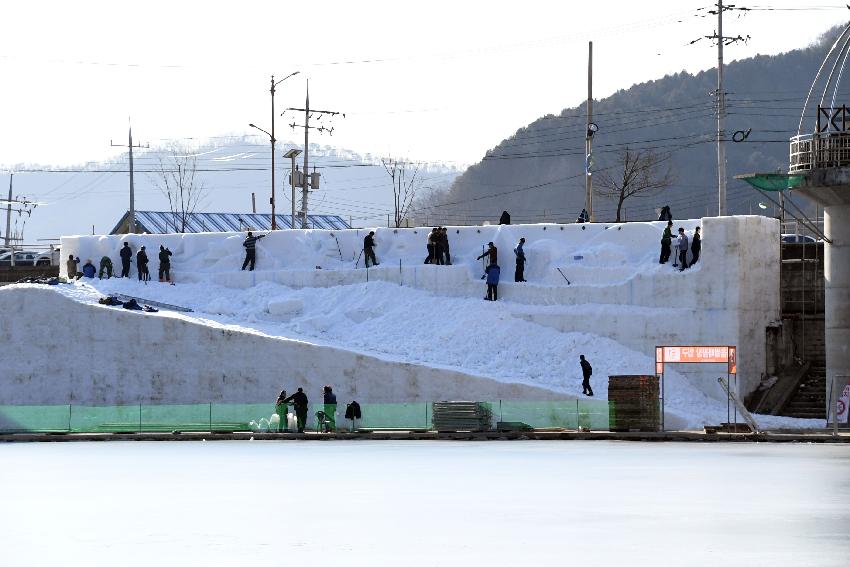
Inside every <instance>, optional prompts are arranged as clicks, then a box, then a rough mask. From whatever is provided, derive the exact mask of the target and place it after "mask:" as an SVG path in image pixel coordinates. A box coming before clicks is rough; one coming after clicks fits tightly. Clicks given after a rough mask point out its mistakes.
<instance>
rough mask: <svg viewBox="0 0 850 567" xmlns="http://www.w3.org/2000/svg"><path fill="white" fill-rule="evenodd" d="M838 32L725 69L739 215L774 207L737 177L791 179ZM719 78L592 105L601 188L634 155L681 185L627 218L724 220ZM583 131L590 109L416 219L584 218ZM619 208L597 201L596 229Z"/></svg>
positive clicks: (730, 197) (510, 143) (425, 206)
mask: <svg viewBox="0 0 850 567" xmlns="http://www.w3.org/2000/svg"><path fill="white" fill-rule="evenodd" d="M837 34H838V28H834V29H832V30H830V31H829V32H827V33H826V34H824V35H823V36H822V37H821V38H820V39H819V40H818V41H817V42H815V43H814V44H813V45H811V46H809V47H807V48H805V49H797V50H794V51H790V52H787V53H784V54H781V55H776V56H757V57H753V58H749V59H745V60H741V61H736V62H733V63H731V64H729V65H728V66H726V67H725V90H726V92H727V93H728V94H727V112H728V118H727V121H726V139H729V140H730V141H729V143H727V144H725V146H726V157H727V174H728V177H729V181H728V186H727V210H728V212H729V213H730V214H740V213H744V214H746V213H749V212H751V211H752V212H753V213H757V212H761V211H760V209H759V208H758V203H759V201H762V202H765V201H766V200H765V199H764V197H762V195H760V194H759V193H758V192H756V191H755V190H753V189H751V188H749V186H747V185H745V184H744V183H743V182H740V181H736V180H734V179H733V176H734V175H736V174H739V173H747V172H772V171H777V170H782V171H787V168H788V139H789V137H790V136H792V135H795V134H796V133H797V127H798V123H799V121H800V114H801V112H802V108H803V102H804V100H805V97H806V93H807V92H808V90H809V88H810V86H811V82H812V80H813V78H814V76H815V73H816V72H817V70H818V67H819V66H820V64H821V62H822V60H823V57H824V55H825V54H826V52H827V50H828V49H829V47H830V45H832V43H833V41H834V39H835V37H836V36H837ZM716 73H717V71H716V69H712V70H708V71H704V72H701V73H697V74H695V75H692V74H689V73H686V72H681V73H677V74H675V75H670V76H666V77H664V78H662V79H658V80H654V81H649V82H646V83H642V84H638V85H634V86H632V87H630V88H628V89H625V90H621V91H618V92H616V93H614V94H613V95H611V96H609V97H607V98H605V99H602V100H599V101H594V103H593V121H594V122H595V123H596V124H597V125H598V127H599V131H598V132H597V133H596V135H595V136H594V138H593V170H594V171H596V172H597V175H596V176H595V177H594V180H595V182H596V183H597V184H598V183H599V182H600V181H601V179H600V176H599V174H598V173H599V172H600V171H602V170H605V169H606V168H610V169H609V170H608V171H611V172H612V173H613V172H615V171H616V170H617V168H616V165H615V164H616V162H617V157H618V156H617V154H618V152H621V151H622V150H623V149H624V148H626V147H629V148H631V149H652V150H654V151H655V152H657V153H659V154H662V155H668V154H669V160H668V161H667V163H669V164H670V165H671V167H672V173H673V176H674V180H675V181H674V183H673V185H672V186H670V187H669V188H667V189H665V190H664V191H662V192H661V193H659V194H656V195H654V196H646V197H641V196H635V197H633V198H631V199H629V200H627V201H626V203H625V209H626V211H625V214H626V218H627V219H628V220H647V219H652V218H657V212H656V209H657V208H660V207H661V206H663V205H665V204H668V205H670V207H671V209H672V211H673V215H674V216H675V217H676V218H694V217H699V216H703V215H707V214H716V211H717V153H716V144H715V139H716V128H717V126H716V118H715V113H714V96H713V94H714V91H715V89H716V81H717V79H716ZM842 102H843V101H842ZM810 119H811V120H810ZM813 119H814V116H807V119H806V122H805V124H806V125H808V128H806V127H805V126H804V130H806V129H808V130H809V131H810V130H811V124H812V120H813ZM585 121H586V104H584V103H582V104H581V105H579V106H577V107H574V108H569V109H565V110H564V111H562V112H561V113H560V114H559V115H557V116H554V115H549V116H544V117H542V118H539V119H537V120H535V121H534V122H532V123H531V124H529V125H528V126H526V127H525V128H521V129H520V130H518V131H517V132H516V133H515V134H514V135H513V136H511V137H510V138H508V139H506V140H503V141H502V142H501V143H499V144H498V145H497V146H496V147H494V148H493V149H491V150H490V151H488V152H487V154H486V155H485V156H484V158H483V159H482V160H481V161H480V162H479V163H477V164H475V165H473V166H472V167H470V168H469V169H468V170H467V171H466V172H465V173H464V174H463V175H461V176H460V177H458V179H457V180H455V182H454V184H453V185H452V186H451V188H450V189H449V190H448V191H443V192H439V193H435V194H433V195H430V196H428V197H427V199H424V198H423V199H420V200H419V201H418V202H417V203H416V210H415V211H414V213H413V214H414V216H415V217H417V218H420V217H421V218H423V219H428V222H429V223H430V224H451V223H466V222H475V223H480V222H482V221H483V220H491V221H495V220H497V219H498V218H499V215H500V213H501V212H502V210H507V211H509V212H510V213H511V214H512V217H513V222H539V221H542V220H558V221H573V220H575V218H576V217H577V216H578V214H579V213H580V212H581V210H582V208H583V207H584V200H585V174H584V167H585V149H584V137H585ZM747 131H749V132H750V133H749V136H748V137H747V138H746V140H745V141H741V142H738V143H735V142H733V141H731V137H732V136H733V134H734V133H735V132H740V133H739V134H738V135H737V137H741V136H743V134H744V133H745V132H747ZM801 200H802V199H801ZM772 208H773V207H772V205H771V206H770V207H769V210H768V211H767V212H769V213H772V212H773V211H772ZM615 210H616V203H615V202H613V201H611V200H610V199H604V198H602V197H600V196H595V197H594V212H595V216H596V219H597V220H603V221H605V220H607V221H611V220H613V219H614V218H615Z"/></svg>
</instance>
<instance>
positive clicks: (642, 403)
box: [608, 375, 661, 431]
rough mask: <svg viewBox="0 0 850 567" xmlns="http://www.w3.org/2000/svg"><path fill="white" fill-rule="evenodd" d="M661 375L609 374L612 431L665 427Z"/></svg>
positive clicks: (646, 429) (651, 429)
mask: <svg viewBox="0 0 850 567" xmlns="http://www.w3.org/2000/svg"><path fill="white" fill-rule="evenodd" d="M659 394H660V390H659V381H658V376H648V375H626V376H609V377H608V401H609V402H610V406H611V422H610V424H611V425H610V429H611V431H658V430H659V429H660V426H661V404H660V402H659V397H660V396H659Z"/></svg>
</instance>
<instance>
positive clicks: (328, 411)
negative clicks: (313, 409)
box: [322, 386, 336, 431]
mask: <svg viewBox="0 0 850 567" xmlns="http://www.w3.org/2000/svg"><path fill="white" fill-rule="evenodd" d="M322 401H323V402H324V404H325V407H324V408H323V409H324V412H325V416H326V418H327V420H328V421H329V422H330V423H328V428H329V429H330V431H334V430H336V394H334V391H333V388H331V387H330V386H325V387H324V388H322Z"/></svg>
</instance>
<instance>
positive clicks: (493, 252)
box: [476, 242, 499, 266]
mask: <svg viewBox="0 0 850 567" xmlns="http://www.w3.org/2000/svg"><path fill="white" fill-rule="evenodd" d="M484 256H488V258H487V259H488V261H489V264H490V265H491V266H495V265H496V264H498V263H499V262H498V259H499V258H498V256H499V250H498V249H497V248H496V247H495V246H494V245H493V243H492V242H488V243H487V250H485V251H484V252H483V253H482V254H481V256H479V257H477V258H476V260H480V259H481V258H483V257H484Z"/></svg>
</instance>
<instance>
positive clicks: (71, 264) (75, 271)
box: [65, 242, 171, 283]
mask: <svg viewBox="0 0 850 567" xmlns="http://www.w3.org/2000/svg"><path fill="white" fill-rule="evenodd" d="M118 255H119V256H120V257H121V275H120V276H118V277H121V278H129V277H130V263H131V262H132V259H133V251H132V250H131V249H130V243H129V242H125V243H124V246H123V247H121V250H120V252H119V253H118ZM148 262H149V260H148V253H147V252H146V251H145V247H144V246H142V247H141V248H139V251H138V252H136V269H137V271H138V274H139V281H144V282H147V281H150V279H151V276H150V272H149V271H148ZM79 265H80V259H79V258H78V257H75V256H74V255H73V254H70V255H69V256H68V260H67V261H66V263H65V266H66V268H67V272H68V279H79V278H94V277H95V275H97V277H98V278H100V279H103V276H104V275H106V277H107V278H111V277H112V276H113V268H112V258H110V257H109V256H103V257H102V258H101V259H100V270H97V269H95V267H94V264H93V263H92V261H91V259H89V260H86V262H85V264H83V267H82V268H80V267H79ZM159 281H161V282H167V283H171V250H169V249H168V247H167V246H163V245H160V247H159Z"/></svg>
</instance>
